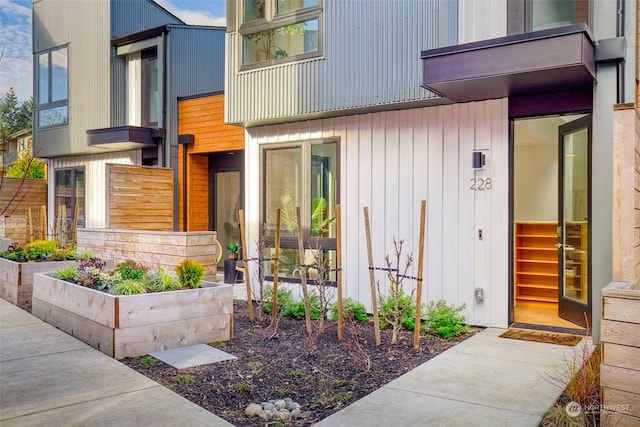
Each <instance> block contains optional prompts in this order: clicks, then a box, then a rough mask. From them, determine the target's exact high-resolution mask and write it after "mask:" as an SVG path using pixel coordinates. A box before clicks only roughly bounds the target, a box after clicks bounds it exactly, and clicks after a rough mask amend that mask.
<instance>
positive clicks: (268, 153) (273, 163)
mask: <svg viewBox="0 0 640 427" xmlns="http://www.w3.org/2000/svg"><path fill="white" fill-rule="evenodd" d="M262 154H263V165H264V169H263V182H264V187H265V191H264V197H263V219H264V220H263V223H264V224H265V235H266V236H267V238H266V239H265V241H266V244H267V246H273V244H274V239H273V236H274V235H275V230H276V217H277V210H278V209H280V212H281V213H280V235H281V238H280V247H281V248H282V249H281V256H280V269H279V272H280V274H281V275H283V276H287V275H289V276H291V275H293V276H294V277H295V271H296V269H298V268H299V265H300V255H299V253H298V252H299V251H298V239H297V230H298V227H297V221H296V220H297V216H296V208H298V207H299V208H300V218H301V220H300V221H301V228H302V234H303V238H304V247H305V248H310V249H313V250H316V249H320V250H322V253H323V256H324V257H325V259H327V260H328V261H329V262H330V263H332V262H335V251H334V250H335V248H336V239H335V238H336V224H335V220H334V218H335V205H336V204H337V203H338V170H339V165H338V143H337V142H335V141H331V142H324V141H322V142H310V141H307V142H302V143H299V144H296V145H287V146H279V147H275V148H266V149H264V150H263V153H262ZM303 261H304V263H305V265H313V264H316V262H315V261H316V260H315V259H314V254H313V251H311V250H306V251H305V254H304V255H303ZM313 269H315V270H316V271H317V270H318V269H317V266H316V267H313ZM267 271H268V274H272V272H270V269H269V268H267ZM333 276H335V273H332V274H331V275H330V276H329V277H330V280H334V279H332V277H333Z"/></svg>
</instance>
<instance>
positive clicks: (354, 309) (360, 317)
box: [329, 298, 369, 322]
mask: <svg viewBox="0 0 640 427" xmlns="http://www.w3.org/2000/svg"><path fill="white" fill-rule="evenodd" d="M329 310H330V311H329V315H330V316H331V320H333V321H336V320H338V303H335V304H333V305H331V308H330V309H329ZM342 317H343V318H344V319H348V318H349V317H353V319H354V320H356V321H358V322H368V321H369V315H368V314H367V309H366V308H365V307H364V304H362V303H361V302H358V301H355V300H353V299H351V298H344V299H343V300H342Z"/></svg>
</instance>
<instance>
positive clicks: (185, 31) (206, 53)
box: [167, 26, 225, 145]
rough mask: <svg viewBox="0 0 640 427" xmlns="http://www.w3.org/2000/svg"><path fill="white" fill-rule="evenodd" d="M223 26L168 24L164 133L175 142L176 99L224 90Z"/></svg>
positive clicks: (172, 142)
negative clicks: (169, 27)
mask: <svg viewBox="0 0 640 427" xmlns="http://www.w3.org/2000/svg"><path fill="white" fill-rule="evenodd" d="M224 35H225V30H224V28H211V27H208V28H207V27H185V26H172V27H171V29H170V31H169V35H168V42H167V44H168V46H167V61H168V63H169V72H168V76H167V82H168V84H167V90H168V93H167V100H168V105H167V129H172V130H173V131H172V132H170V133H168V134H167V137H168V139H169V141H170V143H171V144H172V145H177V143H178V141H177V135H178V98H184V97H189V96H194V95H200V94H207V93H215V92H221V91H222V90H224Z"/></svg>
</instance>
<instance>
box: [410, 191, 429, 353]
mask: <svg viewBox="0 0 640 427" xmlns="http://www.w3.org/2000/svg"><path fill="white" fill-rule="evenodd" d="M426 211H427V201H426V200H423V201H422V202H421V203H420V238H419V239H418V240H419V242H420V243H419V244H420V246H419V247H418V283H417V285H416V321H415V325H414V328H413V348H414V349H416V350H417V349H418V348H419V347H420V308H421V307H420V306H421V305H422V262H423V259H424V227H425V226H424V221H425V216H426Z"/></svg>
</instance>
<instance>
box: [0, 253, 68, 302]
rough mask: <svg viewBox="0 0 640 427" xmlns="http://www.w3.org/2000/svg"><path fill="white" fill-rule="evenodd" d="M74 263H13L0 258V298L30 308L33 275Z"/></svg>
mask: <svg viewBox="0 0 640 427" xmlns="http://www.w3.org/2000/svg"><path fill="white" fill-rule="evenodd" d="M74 263H75V261H73V260H70V261H45V262H15V261H10V260H8V259H4V258H0V297H2V298H3V299H6V300H7V301H9V302H10V303H12V304H15V305H17V306H18V307H21V308H26V309H30V308H31V294H32V290H33V275H34V274H35V273H49V272H51V271H56V270H58V269H60V268H64V267H66V266H68V265H71V264H74Z"/></svg>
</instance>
